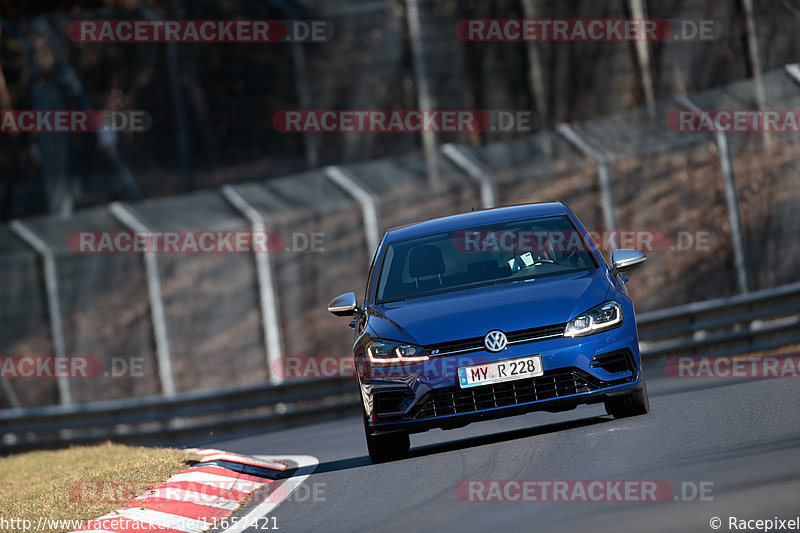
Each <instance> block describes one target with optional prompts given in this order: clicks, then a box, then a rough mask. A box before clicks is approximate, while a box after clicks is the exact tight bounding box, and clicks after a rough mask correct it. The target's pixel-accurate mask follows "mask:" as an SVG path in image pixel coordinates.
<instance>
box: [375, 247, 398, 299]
mask: <svg viewBox="0 0 800 533" xmlns="http://www.w3.org/2000/svg"><path fill="white" fill-rule="evenodd" d="M376 262H377V259H376ZM393 263H394V246H388V247H387V248H386V253H385V254H383V260H382V261H381V270H380V278H381V279H380V280H379V281H378V287H380V289H381V293H380V294H378V295H377V300H378V301H380V300H383V299H384V298H385V297H384V293H385V292H386V287H387V285H388V283H387V281H386V280H387V279H388V278H389V271H391V270H392V265H393ZM373 268H374V266H373ZM370 279H372V276H370Z"/></svg>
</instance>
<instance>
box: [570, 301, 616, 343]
mask: <svg viewBox="0 0 800 533" xmlns="http://www.w3.org/2000/svg"><path fill="white" fill-rule="evenodd" d="M621 323H622V306H620V305H619V304H618V303H617V302H606V303H604V304H600V305H598V306H597V307H594V308H592V309H589V310H588V311H586V312H585V313H583V314H581V315H579V316H576V317H575V318H573V319H572V320H570V321H569V322H567V327H566V329H565V330H564V336H565V337H582V336H584V335H591V334H592V333H597V332H600V331H603V330H606V329H611V328H614V327H616V326H618V325H619V324H621Z"/></svg>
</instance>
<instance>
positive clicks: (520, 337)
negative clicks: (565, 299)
mask: <svg viewBox="0 0 800 533" xmlns="http://www.w3.org/2000/svg"><path fill="white" fill-rule="evenodd" d="M565 326H566V325H565V324H554V325H552V326H541V327H538V328H528V329H519V330H516V331H511V332H506V338H507V339H508V344H525V343H528V342H536V341H541V340H545V339H552V338H556V337H563V336H564V327H565ZM425 349H427V350H429V351H430V354H431V355H433V356H442V355H452V354H455V353H465V352H475V351H479V350H485V349H486V347H485V346H484V344H483V337H472V338H469V339H460V340H455V341H447V342H440V343H437V344H429V345H427V346H425Z"/></svg>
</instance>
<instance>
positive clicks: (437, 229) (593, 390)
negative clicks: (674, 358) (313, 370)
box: [353, 203, 644, 435]
mask: <svg viewBox="0 0 800 533" xmlns="http://www.w3.org/2000/svg"><path fill="white" fill-rule="evenodd" d="M555 215H567V216H568V217H569V218H570V219H571V221H572V223H573V224H574V226H575V228H576V230H577V231H578V232H580V233H581V234H582V235H583V237H584V239H586V242H587V243H588V245H589V249H590V253H591V254H592V255H593V257H594V258H595V260H596V264H597V268H594V269H592V270H588V271H580V272H573V273H567V274H564V275H558V276H553V277H543V278H536V279H535V280H530V281H524V282H515V283H500V284H496V285H489V286H480V287H473V288H467V289H464V290H457V291H452V292H446V293H442V294H434V295H429V296H422V297H418V298H413V299H408V300H401V301H395V302H386V303H375V300H376V298H375V285H376V280H377V278H378V276H379V274H380V272H379V270H380V269H379V265H380V264H381V260H382V254H383V253H384V252H385V250H386V247H387V245H389V244H390V243H393V242H399V241H403V240H407V239H411V238H415V237H420V236H426V235H431V234H435V233H442V232H449V231H456V230H459V229H463V228H472V227H477V226H483V225H489V224H494V223H498V222H507V221H515V220H522V219H531V218H537V217H547V216H555ZM606 301H615V302H617V303H618V304H619V305H620V306H621V308H622V316H623V321H622V323H621V324H620V325H618V326H617V327H614V328H613V329H609V330H606V331H602V332H600V333H596V334H592V335H587V336H583V337H574V338H572V337H566V336H564V335H554V336H549V337H548V336H544V337H543V338H541V339H537V340H534V341H532V342H520V343H518V344H509V345H508V346H507V347H506V348H505V349H504V350H502V351H501V352H498V353H492V352H490V351H488V350H487V349H486V348H485V347H484V346H471V348H470V349H467V350H465V351H462V352H460V353H455V354H451V355H441V356H436V355H432V356H431V358H430V359H429V360H428V361H424V362H419V363H409V364H404V365H402V366H396V365H393V366H379V365H371V364H370V363H369V360H368V358H367V357H366V353H365V350H366V346H367V345H368V344H369V343H370V342H371V341H372V340H373V339H382V340H388V341H397V342H402V343H409V344H414V345H418V346H423V347H435V346H439V345H446V344H447V343H452V342H454V341H459V340H463V339H477V338H483V336H484V335H486V334H487V333H488V332H489V331H492V330H501V331H503V332H505V333H507V334H508V333H510V332H517V331H527V330H531V329H534V330H536V328H543V330H545V329H547V328H558V327H561V328H562V331H563V325H565V324H566V323H567V322H569V321H570V320H572V319H573V318H575V317H576V316H578V315H580V314H582V313H584V312H586V311H587V310H589V309H591V308H593V307H595V306H597V305H599V304H601V303H603V302H606ZM362 307H363V311H364V312H363V314H362V315H361V316H360V317H358V318H357V320H356V339H355V344H354V347H353V350H354V355H355V358H356V363H357V368H358V378H359V383H360V389H361V395H362V399H363V403H364V411H365V415H366V422H367V424H368V428H369V431H370V432H371V433H372V434H375V435H377V434H382V433H388V432H395V431H407V432H412V433H413V432H418V431H425V430H427V429H431V428H435V427H440V428H445V429H448V428H451V427H460V426H462V425H464V424H466V423H469V422H472V421H476V420H480V419H485V418H496V417H502V416H508V415H512V414H518V413H522V412H528V411H532V410H550V411H559V410H565V409H571V408H573V407H575V406H577V405H580V404H586V403H596V402H602V401H604V400H606V399H608V398H610V397H613V396H615V395H621V394H627V393H630V392H631V391H633V390H637V389H640V388H641V387H643V379H644V378H643V375H642V370H641V360H640V357H639V345H638V335H637V329H636V321H635V315H634V308H633V304H632V302H631V300H630V299H629V297H628V294H627V290H626V288H625V284H624V280H623V279H622V278H621V277H620V276H619V274H614V273H612V271H611V269H610V267H609V266H608V265H607V264H606V262H605V261H604V259H603V257H602V255H601V254H600V252H599V250H598V249H597V247H596V246H595V244H594V243H593V242H592V241H591V238H590V237H589V234H588V232H587V231H586V229H585V228H584V227H583V225H582V224H581V223H580V222H579V221H578V219H577V218H576V217H575V215H574V214H573V213H572V212H571V211H570V210H569V209H568V208H567V207H566V206H564V205H563V204H561V203H549V204H529V205H521V206H512V207H505V208H498V209H490V210H484V211H479V212H473V213H467V214H464V215H456V216H451V217H445V218H441V219H436V220H432V221H427V222H423V223H419V224H414V225H410V226H406V227H402V228H396V229H392V230H390V231H388V232H387V233H386V235H385V236H384V238H383V241H382V242H381V245H380V246H379V248H378V250H377V252H376V256H375V261H374V263H373V268H372V269H371V274H370V280H369V283H368V286H367V293H366V298H365V301H364V303H363V304H362ZM537 331H538V330H537ZM535 354H538V355H541V357H542V366H543V368H544V370H545V371H546V373H545V375H544V376H542V377H541V378H530V380H529V381H525V382H519V383H514V382H511V383H513V384H502V385H498V386H497V387H494V386H491V385H485V386H480V387H475V388H474V389H461V388H460V387H459V385H458V377H457V373H458V368H459V367H463V366H469V365H474V364H482V363H487V362H494V361H500V360H505V359H513V358H516V357H523V356H529V355H535ZM609 354H610V355H609ZM604 357H605V358H606V359H609V360H610V359H612V358H616V360H617V361H622V363H619V362H618V363H617V366H618V367H614V365H610V364H605V365H604V364H601V363H602V361H603V360H605V359H603V358H604ZM625 361H628V363H627V366H626V367H625V368H622V367H619V365H620V364H623V363H624V362H625ZM604 366H605V367H606V368H604ZM551 381H552V382H553V383H558V384H559V385H551V384H550V383H551ZM486 387H493V388H492V389H487V388H486ZM473 391H475V392H473ZM573 391H574V393H572V392H573ZM489 392H492V393H493V394H494V395H495V401H494V402H491V401H488V402H487V400H486V396H487V393H489ZM512 394H513V397H512V396H511V395H512ZM525 395H528V396H525ZM499 397H502V401H498V400H497V398H499ZM509 398H510V399H509ZM384 399H388V400H386V401H384ZM448 402H452V404H453V407H452V409H450V406H449V403H448ZM470 402H471V403H470ZM504 402H505V403H504ZM378 403H380V406H388V407H383V408H379V405H377V404H378ZM437 406H440V407H439V408H438V409H437ZM459 406H460V407H459ZM450 411H452V412H450Z"/></svg>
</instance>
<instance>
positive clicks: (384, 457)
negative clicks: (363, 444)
mask: <svg viewBox="0 0 800 533" xmlns="http://www.w3.org/2000/svg"><path fill="white" fill-rule="evenodd" d="M364 436H365V437H366V439H367V451H368V452H369V458H370V459H371V460H372V462H373V463H386V462H389V461H396V460H398V459H405V458H406V457H408V452H409V450H410V449H411V439H410V438H409V436H408V433H407V432H405V431H398V432H396V433H387V434H385V435H370V431H369V426H368V425H367V418H366V416H365V417H364Z"/></svg>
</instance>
